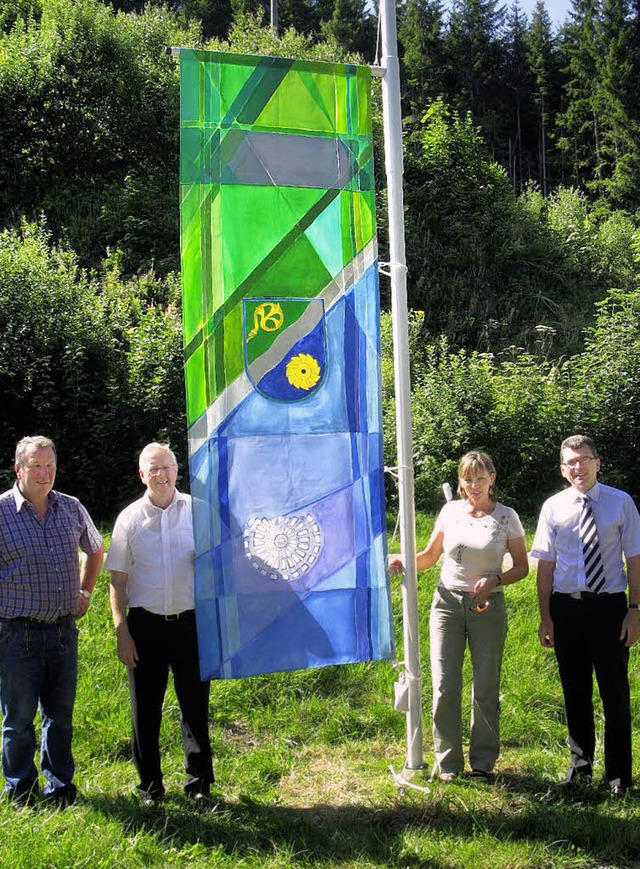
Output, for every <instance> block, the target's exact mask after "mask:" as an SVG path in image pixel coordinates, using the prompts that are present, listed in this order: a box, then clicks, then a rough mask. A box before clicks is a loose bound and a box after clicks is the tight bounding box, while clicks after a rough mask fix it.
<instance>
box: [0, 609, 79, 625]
mask: <svg viewBox="0 0 640 869" xmlns="http://www.w3.org/2000/svg"><path fill="white" fill-rule="evenodd" d="M71 618H73V619H75V616H74V615H73V613H67V614H66V615H64V616H58V618H57V619H53V620H52V621H47V620H46V619H35V618H32V616H16V617H15V619H11V621H16V622H22V623H23V624H25V625H34V626H35V627H40V628H46V627H51V625H59V624H61V623H62V622H66V621H67V619H71Z"/></svg>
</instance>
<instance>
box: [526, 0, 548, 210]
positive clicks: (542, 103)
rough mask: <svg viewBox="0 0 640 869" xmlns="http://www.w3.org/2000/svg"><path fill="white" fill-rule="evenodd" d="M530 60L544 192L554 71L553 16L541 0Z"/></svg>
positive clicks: (531, 38)
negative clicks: (550, 15) (551, 16)
mask: <svg viewBox="0 0 640 869" xmlns="http://www.w3.org/2000/svg"><path fill="white" fill-rule="evenodd" d="M527 55H528V61H529V69H530V71H531V76H532V77H533V101H534V103H535V105H536V108H537V127H538V129H537V146H538V148H537V150H538V155H537V157H538V159H537V165H538V177H537V181H538V183H539V184H540V189H541V190H542V193H543V195H544V196H546V195H547V194H548V192H549V173H548V156H547V146H548V132H547V130H548V111H549V99H550V96H551V89H552V76H553V71H554V44H553V37H552V35H551V19H550V18H549V14H548V12H547V10H546V9H545V6H544V3H543V2H542V0H538V2H537V4H536V8H535V10H534V12H533V16H532V18H531V26H530V28H529V38H528V52H527Z"/></svg>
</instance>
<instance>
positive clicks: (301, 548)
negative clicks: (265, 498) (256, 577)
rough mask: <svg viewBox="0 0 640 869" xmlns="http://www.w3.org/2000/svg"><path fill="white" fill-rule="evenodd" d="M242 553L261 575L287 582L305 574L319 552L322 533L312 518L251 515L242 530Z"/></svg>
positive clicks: (308, 515) (309, 515)
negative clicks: (259, 516)
mask: <svg viewBox="0 0 640 869" xmlns="http://www.w3.org/2000/svg"><path fill="white" fill-rule="evenodd" d="M243 536H244V554H245V555H246V557H247V558H248V559H249V561H250V562H251V564H252V565H253V566H254V567H255V569H256V570H258V571H259V572H260V573H261V574H262V575H263V576H267V577H269V579H284V580H286V581H287V582H290V581H291V580H293V579H297V578H298V577H300V576H302V575H303V574H305V573H306V572H307V571H308V570H309V568H310V567H312V566H313V564H314V563H315V562H316V560H317V558H318V556H319V555H320V550H321V549H322V534H321V532H320V526H319V525H318V523H317V522H316V520H315V518H314V517H313V516H312V515H311V514H310V513H307V514H306V516H276V518H275V519H265V518H258V517H255V516H252V517H251V518H250V519H249V521H248V522H247V527H246V528H245V529H244V535H243Z"/></svg>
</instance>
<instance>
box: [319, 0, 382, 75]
mask: <svg viewBox="0 0 640 869" xmlns="http://www.w3.org/2000/svg"><path fill="white" fill-rule="evenodd" d="M366 10H367V4H366V0H335V2H334V5H333V14H332V16H331V18H330V19H329V21H326V22H323V23H322V24H321V32H322V35H323V36H324V37H325V39H332V40H334V41H335V42H336V43H337V44H338V45H341V46H342V47H343V48H344V49H345V50H346V51H351V52H353V51H356V52H358V53H359V54H360V55H362V57H363V58H364V59H365V61H366V60H369V61H370V62H371V61H373V58H374V54H375V48H376V28H375V24H374V20H373V18H372V17H371V15H370V14H369V13H368V12H367V11H366Z"/></svg>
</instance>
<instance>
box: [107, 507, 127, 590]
mask: <svg viewBox="0 0 640 869" xmlns="http://www.w3.org/2000/svg"><path fill="white" fill-rule="evenodd" d="M104 566H105V568H106V569H107V570H117V571H118V572H119V573H126V574H127V575H129V574H130V573H131V567H132V559H131V549H130V547H129V531H128V523H127V518H126V511H123V512H122V513H121V514H120V515H119V516H118V518H117V519H116V524H115V525H114V526H113V533H112V535H111V543H110V544H109V550H108V552H107V557H106V559H105V563H104Z"/></svg>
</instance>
